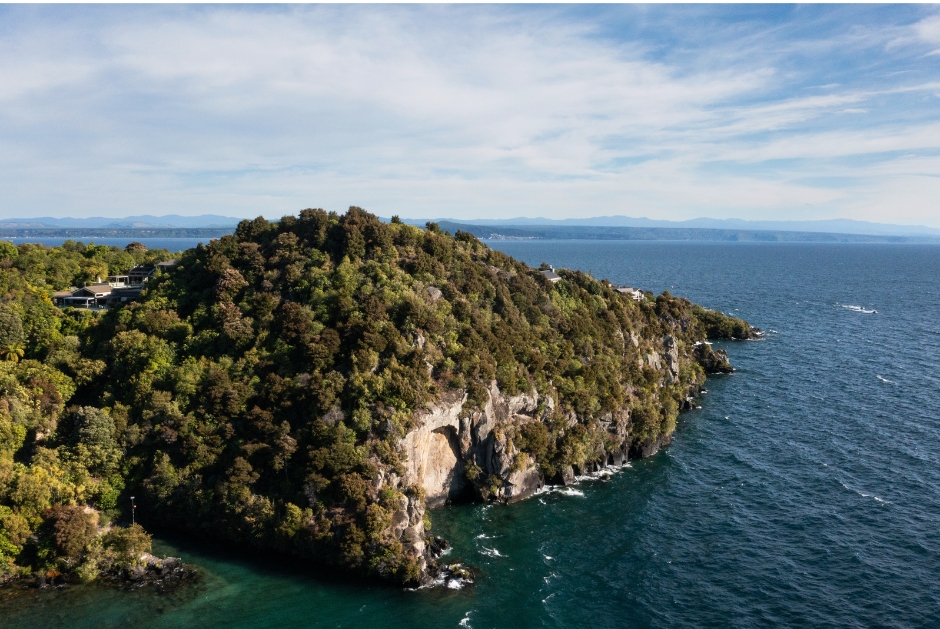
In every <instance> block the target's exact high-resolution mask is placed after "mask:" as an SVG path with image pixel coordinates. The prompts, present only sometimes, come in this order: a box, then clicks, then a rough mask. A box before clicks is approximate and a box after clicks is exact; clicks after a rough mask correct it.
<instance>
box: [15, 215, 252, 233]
mask: <svg viewBox="0 0 940 629" xmlns="http://www.w3.org/2000/svg"><path fill="white" fill-rule="evenodd" d="M241 220H242V219H240V218H234V217H232V216H218V215H217V214H201V215H200V216H180V215H178V214H168V215H166V216H149V215H144V216H128V217H126V218H106V217H103V216H93V217H90V218H52V217H49V216H43V217H40V218H4V219H0V228H5V229H61V228H66V227H71V228H79V229H81V228H86V229H170V228H180V227H185V228H216V229H220V228H234V227H235V226H236V225H238V222H239V221H241Z"/></svg>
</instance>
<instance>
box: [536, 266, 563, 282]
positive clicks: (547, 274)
mask: <svg viewBox="0 0 940 629" xmlns="http://www.w3.org/2000/svg"><path fill="white" fill-rule="evenodd" d="M539 273H541V274H542V277H544V278H545V279H547V280H548V281H549V282H551V283H552V284H554V283H555V282H558V281H559V280H561V276H560V275H558V274H557V273H555V268H554V267H552V268H551V269H549V270H547V271H539Z"/></svg>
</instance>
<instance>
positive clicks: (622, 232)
mask: <svg viewBox="0 0 940 629" xmlns="http://www.w3.org/2000/svg"><path fill="white" fill-rule="evenodd" d="M438 224H439V225H440V228H441V229H442V230H446V231H450V232H452V233H455V232H457V231H465V232H469V233H471V234H473V235H474V236H476V237H477V238H479V239H481V240H487V241H500V240H509V241H533V240H591V241H599V240H620V241H687V242H791V243H797V242H805V243H893V244H940V237H937V236H915V235H909V236H890V235H874V234H837V233H829V232H795V231H762V230H745V229H711V228H701V227H684V228H668V227H600V226H581V225H578V226H557V225H545V226H543V225H539V226H530V225H476V224H466V223H459V222H455V221H441V222H439V223H438ZM233 232H234V228H225V227H176V228H81V227H61V228H18V229H17V228H3V227H2V226H0V240H8V239H16V240H18V241H24V240H25V241H27V242H28V241H29V239H49V238H67V239H81V240H96V239H103V238H128V239H151V238H161V239H166V238H200V239H205V240H206V242H208V241H209V240H210V239H213V238H221V237H222V236H226V235H228V234H232V233H233Z"/></svg>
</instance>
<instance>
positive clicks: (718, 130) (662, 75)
mask: <svg viewBox="0 0 940 629" xmlns="http://www.w3.org/2000/svg"><path fill="white" fill-rule="evenodd" d="M92 13H93V15H92V16H91V17H88V16H83V19H78V18H75V19H72V20H69V19H65V20H57V21H53V20H48V19H35V20H24V21H22V24H21V27H20V28H18V29H17V30H16V32H15V34H14V35H9V34H8V35H0V86H2V87H0V187H2V188H3V189H4V191H5V192H4V197H5V199H6V200H5V201H0V213H2V214H4V215H10V216H12V215H49V214H59V215H68V214H72V215H78V214H89V213H98V214H108V213H110V214H117V215H120V214H127V213H139V212H149V213H171V212H172V213H193V214H199V213H204V212H210V211H211V212H215V213H227V214H239V215H253V214H257V213H265V214H281V213H286V212H293V211H296V210H297V209H299V208H301V207H306V206H310V205H315V206H326V207H328V208H330V209H338V210H339V209H342V208H344V207H345V206H347V205H349V204H358V205H363V206H366V207H369V208H370V209H372V210H374V211H377V212H380V213H385V214H390V213H393V212H395V213H399V214H402V215H405V216H442V215H448V214H449V215H453V216H465V217H471V216H506V213H507V212H509V213H510V214H511V215H546V216H548V215H551V216H559V217H560V216H565V215H581V216H587V215H598V214H611V213H625V214H635V215H638V214H645V215H648V216H655V217H663V218H690V217H693V216H700V215H703V214H711V215H713V216H718V217H727V216H745V215H751V214H753V215H755V217H756V215H760V217H764V218H786V217H787V216H790V215H793V213H794V212H796V211H800V212H805V211H806V210H805V209H799V210H797V209H796V208H805V207H806V204H807V203H808V204H810V205H811V206H813V207H816V208H817V210H818V211H821V212H826V213H828V214H826V217H829V216H836V215H847V214H846V213H849V212H852V211H855V210H854V209H853V208H861V209H859V210H858V211H864V212H866V216H869V215H874V214H877V212H878V210H877V208H875V206H873V205H871V202H869V201H865V202H864V203H862V202H860V201H859V190H860V189H861V187H860V186H857V187H856V188H852V187H851V186H850V187H834V186H831V185H822V184H811V183H807V181H809V178H808V177H807V173H812V174H813V175H814V176H815V177H817V178H825V177H826V176H832V177H836V176H838V177H842V178H843V179H844V178H846V177H849V178H858V179H859V180H860V181H861V180H866V186H865V191H866V193H865V194H866V197H865V198H866V199H879V198H880V199H883V203H884V205H882V206H880V207H882V208H883V212H884V215H883V216H882V220H894V217H896V216H897V215H896V214H895V213H894V211H893V210H892V207H891V204H890V203H889V202H888V200H887V198H888V197H887V196H886V194H887V192H885V193H877V194H876V193H873V192H872V190H873V189H875V188H877V186H879V185H881V184H879V183H878V182H879V181H883V182H884V188H883V189H884V190H885V191H891V190H897V185H898V184H897V183H896V182H897V181H901V180H904V181H907V182H910V181H920V180H921V179H922V178H923V177H929V176H932V174H933V173H926V174H925V173H923V172H906V173H905V172H890V173H889V172H883V171H882V172H880V173H879V172H878V171H877V168H876V167H877V166H878V165H879V164H883V163H886V161H887V160H893V159H895V158H896V155H892V156H891V157H884V158H878V159H876V160H874V162H872V163H866V164H865V165H861V166H858V167H857V170H856V171H855V174H854V175H846V174H845V172H844V169H845V165H844V164H839V163H838V160H840V159H842V160H844V159H849V158H858V157H860V156H871V155H877V154H881V153H896V152H899V151H908V152H914V153H918V152H920V153H923V152H925V151H926V152H931V151H935V150H937V149H940V122H938V120H937V118H938V117H937V116H936V115H933V117H932V118H931V115H932V114H929V113H924V112H926V111H929V110H928V107H926V106H924V107H923V108H922V109H916V108H915V110H913V111H914V112H915V113H916V114H917V115H915V116H907V117H902V118H903V119H895V118H897V117H896V116H894V117H892V116H893V114H892V112H893V111H894V110H893V109H891V108H892V107H895V106H896V105H897V103H898V102H900V101H898V99H902V100H904V102H903V103H901V106H903V107H909V106H911V103H914V102H915V101H916V99H918V98H920V97H921V96H922V95H926V94H925V92H928V91H929V92H931V93H932V92H934V91H935V90H936V89H937V83H936V82H931V81H921V82H919V83H918V82H913V83H903V84H902V83H895V82H887V83H885V82H882V84H879V85H876V86H871V85H869V86H866V87H865V88H859V87H853V86H851V85H844V81H842V80H838V81H831V80H827V79H829V78H830V77H828V76H826V75H824V74H820V75H816V74H813V73H812V72H811V71H810V69H806V70H805V72H803V70H802V69H800V68H797V69H796V70H794V67H793V66H792V64H789V65H788V64H787V63H784V61H782V59H784V57H786V55H789V54H793V53H792V51H793V50H801V52H800V54H807V53H805V51H806V50H807V49H815V48H818V49H819V50H821V51H824V52H825V54H833V53H832V51H833V50H836V49H838V45H837V43H836V42H833V41H829V42H809V43H808V44H806V45H803V46H802V47H801V46H800V45H799V44H800V42H793V41H782V40H779V41H778V40H772V39H769V36H766V35H764V36H760V35H759V34H755V33H751V34H750V36H749V37H747V38H745V39H746V42H744V43H742V42H743V40H742V41H730V42H724V43H719V44H714V45H710V46H707V47H705V48H702V49H701V50H700V51H699V52H698V55H697V58H696V62H695V64H693V65H685V64H684V63H683V62H681V60H676V59H671V58H669V57H668V55H667V56H666V57H662V56H660V57H657V56H655V55H652V54H650V52H649V50H650V46H649V45H647V44H648V43H649V42H636V41H616V40H611V39H609V38H606V37H600V36H599V35H598V33H597V28H598V25H597V24H593V23H591V22H590V21H580V22H574V21H572V20H561V19H557V17H556V16H555V14H554V13H553V12H552V11H551V10H546V9H541V10H531V11H529V10H527V11H521V10H519V11H516V10H512V11H510V10H502V9H493V8H479V7H444V8H431V7H420V8H387V7H346V8H337V7H312V8H310V7H299V8H297V7H292V8H289V9H276V10H275V9H270V10H267V9H266V10H247V9H241V8H236V9H231V8H218V7H210V8H205V9H199V10H196V9H174V10H166V9H159V8H153V7H150V8H146V9H139V10H134V11H131V10H126V9H125V10H122V9H119V8H114V7H107V8H100V7H99V8H96V9H94V10H92ZM96 16H97V17H98V18H100V19H95V18H96ZM925 22H928V21H927V20H924V21H923V22H921V23H920V24H924V23H925ZM930 24H931V23H927V24H926V25H925V26H923V28H924V29H926V30H925V31H924V32H926V33H927V34H928V36H932V35H930V33H932V32H933V31H931V30H930V28H932V27H931V26H930ZM918 28H920V27H918ZM889 30H890V34H889V35H885V36H884V37H882V38H881V39H878V38H877V37H875V36H874V35H872V34H871V33H868V32H866V33H865V34H864V37H862V36H860V35H858V34H857V33H855V34H852V35H851V41H852V42H853V43H852V45H856V46H857V45H862V44H859V43H858V42H860V41H863V40H864V41H865V42H875V43H877V42H882V43H883V42H884V41H885V38H887V37H894V36H895V35H894V32H895V30H896V29H893V28H892V29H889ZM918 32H920V31H918ZM774 36H775V37H777V36H778V35H774ZM810 44H811V45H810ZM865 45H874V44H873V43H866V44H865ZM879 45H881V44H879ZM761 46H766V47H767V48H766V52H767V54H765V55H761V54H758V53H760V52H761V51H762V50H763V49H762V48H761ZM781 51H783V52H781ZM813 54H815V53H813ZM820 54H822V53H820ZM781 55H783V56H782V57H781ZM801 72H803V73H804V74H805V75H806V77H805V79H800V78H799V76H797V75H799V74H800V73H801ZM903 76H904V75H900V76H899V77H898V78H897V79H895V80H896V81H901V80H902V79H903ZM811 79H819V80H811ZM801 80H803V81H810V84H811V85H820V84H822V85H824V87H822V88H813V89H814V90H816V92H815V93H809V94H807V93H802V94H800V93H793V92H792V89H793V88H794V87H796V86H800V85H801V82H800V81H801ZM801 89H808V88H801ZM820 90H822V93H820ZM891 99H894V100H891ZM905 99H906V100H905ZM886 103H890V104H886ZM886 112H887V113H886ZM848 113H852V114H856V115H851V116H847V115H844V114H848ZM860 114H865V115H860ZM781 160H790V161H795V162H799V163H797V164H794V165H791V166H789V167H786V168H784V167H782V166H780V164H779V163H776V162H780V161H781ZM771 162H773V163H771ZM892 163H893V164H894V167H897V168H903V167H904V163H902V162H892ZM920 164H921V166H924V165H926V164H927V162H921V163H920ZM908 165H910V164H908ZM873 176H877V177H881V178H882V179H881V180H875V181H874V182H872V181H870V179H871V177H873ZM873 187H874V188H873ZM905 189H910V190H924V191H929V190H933V188H932V187H931V186H930V185H928V184H916V185H914V184H911V185H908V187H907V188H905ZM878 190H880V188H878ZM908 197H910V195H906V196H905V198H907V199H908V201H909V207H911V208H914V209H912V210H911V212H913V214H911V217H912V218H911V220H915V221H920V222H932V223H933V224H938V223H940V217H937V216H935V213H936V212H935V210H933V209H932V208H930V207H929V204H927V203H924V202H920V203H918V202H916V199H910V198H908ZM917 208H920V209H917ZM916 212H921V213H920V214H917V213H916ZM820 217H823V216H820ZM918 217H919V218H918Z"/></svg>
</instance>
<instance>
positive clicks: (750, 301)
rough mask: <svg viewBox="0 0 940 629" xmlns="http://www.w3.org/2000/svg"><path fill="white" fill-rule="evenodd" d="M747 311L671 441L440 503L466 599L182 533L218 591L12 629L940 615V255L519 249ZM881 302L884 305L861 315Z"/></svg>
mask: <svg viewBox="0 0 940 629" xmlns="http://www.w3.org/2000/svg"><path fill="white" fill-rule="evenodd" d="M497 246H498V247H499V248H500V249H502V250H504V251H506V252H507V253H510V254H511V255H513V256H515V257H517V258H520V259H523V260H525V261H526V262H529V263H534V264H538V263H539V262H541V261H543V260H545V261H547V262H550V263H553V264H555V266H565V267H577V268H581V269H584V270H590V271H592V272H593V273H594V274H595V275H597V276H600V277H608V278H610V279H611V280H612V281H616V282H619V283H624V284H629V285H633V286H638V287H641V288H644V289H650V290H654V291H657V292H659V291H661V290H663V289H670V290H671V291H672V292H673V293H674V294H678V295H685V296H688V297H690V298H692V299H693V300H695V301H698V302H700V303H703V304H705V305H707V306H710V307H713V308H718V309H720V310H723V311H726V312H731V313H733V314H736V315H739V316H742V317H744V318H746V319H748V320H749V321H751V322H752V323H754V324H755V325H758V326H760V327H763V328H764V329H765V330H767V331H768V335H767V340H766V341H762V342H740V343H726V344H722V347H724V348H726V349H727V350H728V352H729V354H730V356H731V360H732V362H733V363H734V364H735V365H736V367H737V368H738V372H737V373H736V374H734V375H732V376H727V377H713V378H711V379H709V382H708V384H707V385H706V386H707V388H708V393H707V394H705V395H703V396H702V398H701V400H700V403H701V405H702V409H700V410H697V411H693V412H690V413H687V414H685V415H683V416H682V418H681V420H680V423H679V427H678V430H677V435H676V439H675V441H674V442H673V444H672V445H671V446H670V447H669V448H668V449H666V450H665V451H663V452H661V453H660V454H658V455H657V456H655V457H653V458H651V459H647V460H644V461H634V462H632V464H631V466H630V467H627V468H624V469H623V470H621V471H620V473H618V474H616V475H615V476H613V477H612V479H611V480H609V481H607V482H603V481H588V482H585V483H583V484H582V485H580V486H578V487H577V488H576V490H566V491H555V492H550V493H545V494H542V495H539V496H537V497H536V498H534V499H532V500H529V501H526V502H523V503H520V504H517V505H512V506H508V507H507V506H500V505H470V506H461V507H448V508H445V509H442V510H439V511H435V512H434V513H433V521H434V532H435V533H436V534H438V535H441V536H443V537H446V538H447V539H449V540H450V541H451V542H452V543H453V545H454V549H453V551H452V552H451V556H452V557H454V558H459V559H462V560H464V561H466V562H468V563H470V564H473V565H474V566H476V567H477V568H478V570H479V573H480V579H479V582H478V583H477V585H476V586H475V587H474V588H472V589H468V590H461V591H439V590H421V591H416V592H408V591H400V590H396V589H392V588H387V587H383V586H378V585H374V584H366V585H363V584H356V583H350V582H342V581H337V580H336V579H335V578H329V577H324V576H317V575H311V574H309V573H307V572H305V571H303V570H300V569H298V568H297V567H296V566H294V565H289V564H286V563H285V562H283V561H281V560H279V559H277V558H271V557H268V558H264V557H260V558H259V557H256V556H253V557H250V558H245V557H241V556H239V555H238V554H237V553H235V552H233V551H232V550H230V549H224V548H223V549H221V550H220V549H212V550H209V549H204V548H200V547H199V546H197V545H194V544H191V543H182V542H179V541H175V542H172V543H170V542H165V544H164V546H163V547H162V550H163V552H167V553H170V554H180V555H182V556H183V557H184V558H185V559H186V560H188V561H192V562H194V563H197V564H199V565H200V566H202V567H203V569H204V570H205V572H206V577H205V580H204V582H203V584H202V586H201V588H200V589H199V591H198V592H191V591H187V592H181V593H180V595H179V596H178V597H175V598H161V597H157V596H154V595H153V594H151V593H148V592H135V593H130V594H127V593H117V592H109V591H103V590H95V589H85V590H82V589H72V590H64V591H59V592H52V593H48V592H43V593H41V594H40V595H38V596H32V597H30V598H29V599H27V600H21V601H18V602H17V603H16V604H6V605H0V626H3V627H7V626H9V627H22V628H24V629H26V628H31V627H37V628H38V627H49V626H68V627H77V628H78V627H128V626H133V627H139V628H144V627H147V628H150V627H154V628H163V627H200V628H201V627H205V628H216V627H238V628H241V627H244V628H249V627H251V628H254V627H284V628H294V627H368V626H376V627H392V628H397V627H417V628H423V627H459V626H464V627H474V628H476V629H480V628H484V627H498V628H503V627H506V628H512V629H518V628H521V627H587V626H590V627H601V628H607V627H610V628H615V627H762V626H790V627H805V626H811V627H935V626H940V582H938V576H940V530H938V526H940V525H938V523H940V465H938V463H940V439H938V438H940V406H938V403H937V399H938V393H940V314H938V313H940V247H931V246H913V245H905V246H892V245H816V244H813V245H797V244H785V245H780V244H728V243H722V244H688V243H624V242H592V243H584V242H583V241H581V242H577V241H572V242H558V241H554V242H542V243H540V242H504V243H497ZM848 306H857V307H859V308H861V309H863V310H877V313H869V312H862V311H859V310H857V309H852V308H849V307H848Z"/></svg>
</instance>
